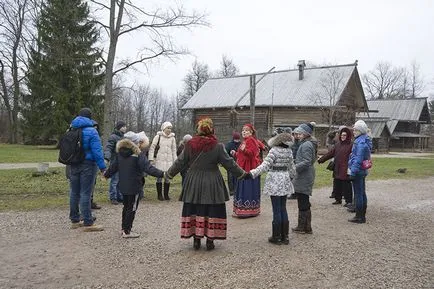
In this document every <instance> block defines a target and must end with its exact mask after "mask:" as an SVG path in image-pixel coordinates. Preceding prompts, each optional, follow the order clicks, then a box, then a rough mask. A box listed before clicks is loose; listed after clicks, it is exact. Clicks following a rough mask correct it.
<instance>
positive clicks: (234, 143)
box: [225, 131, 241, 196]
mask: <svg viewBox="0 0 434 289" xmlns="http://www.w3.org/2000/svg"><path fill="white" fill-rule="evenodd" d="M240 139H241V136H240V133H239V132H236V131H234V132H233V133H232V140H231V141H230V142H228V143H227V144H226V145H225V149H226V152H227V153H228V155H230V156H231V157H232V158H233V159H234V160H235V152H236V151H237V150H238V147H239V146H240V144H241V140H240ZM227 178H228V187H229V195H231V196H233V195H234V191H235V188H236V186H237V178H236V177H234V176H233V175H232V174H231V172H229V171H228V172H227Z"/></svg>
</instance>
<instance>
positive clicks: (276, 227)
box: [268, 222, 282, 245]
mask: <svg viewBox="0 0 434 289" xmlns="http://www.w3.org/2000/svg"><path fill="white" fill-rule="evenodd" d="M272 230H273V232H272V235H271V237H270V238H268V242H270V243H273V244H276V245H280V244H281V243H280V238H281V235H282V225H281V224H280V223H275V222H273V223H272Z"/></svg>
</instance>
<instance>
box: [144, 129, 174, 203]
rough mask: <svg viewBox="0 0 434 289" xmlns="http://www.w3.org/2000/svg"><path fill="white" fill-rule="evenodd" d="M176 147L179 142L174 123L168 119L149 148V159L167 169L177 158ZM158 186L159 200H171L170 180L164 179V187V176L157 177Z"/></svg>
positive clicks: (157, 165) (162, 168)
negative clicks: (173, 130) (174, 130)
mask: <svg viewBox="0 0 434 289" xmlns="http://www.w3.org/2000/svg"><path fill="white" fill-rule="evenodd" d="M176 148H177V144H176V139H175V134H174V133H173V132H172V124H171V123H170V122H168V121H166V122H164V123H163V124H162V125H161V131H159V132H157V135H156V136H155V137H154V139H153V140H152V143H151V146H150V148H149V157H148V158H149V161H150V162H151V163H152V164H153V165H154V166H155V167H156V168H158V169H160V170H162V171H167V170H168V169H169V168H170V166H171V165H172V164H173V163H174V162H175V160H176ZM156 187H157V197H158V200H160V201H164V200H170V198H169V188H170V181H169V180H164V188H163V178H157V182H156ZM163 192H164V198H163Z"/></svg>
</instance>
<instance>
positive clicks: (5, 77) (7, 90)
mask: <svg viewBox="0 0 434 289" xmlns="http://www.w3.org/2000/svg"><path fill="white" fill-rule="evenodd" d="M32 3H33V1H30V0H4V1H1V2H0V95H1V97H2V100H3V102H4V105H5V107H6V110H7V112H8V122H9V137H8V138H9V142H11V143H16V142H17V140H18V113H19V110H20V109H19V107H20V96H21V89H22V87H21V86H22V85H21V83H22V80H23V78H24V74H25V71H26V66H27V50H26V41H27V40H28V39H29V38H30V37H29V38H27V39H26V32H28V31H30V30H31V28H30V27H28V26H30V25H31V23H32V21H30V17H31V14H30V12H31V11H32V10H31V8H32V7H31V4H32ZM29 35H30V33H27V36H29Z"/></svg>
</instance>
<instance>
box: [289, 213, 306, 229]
mask: <svg viewBox="0 0 434 289" xmlns="http://www.w3.org/2000/svg"><path fill="white" fill-rule="evenodd" d="M302 213H303V212H302V211H298V224H297V227H295V228H292V229H291V230H292V231H293V232H295V233H299V234H303V232H304V227H305V220H304V219H303V214H302Z"/></svg>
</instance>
